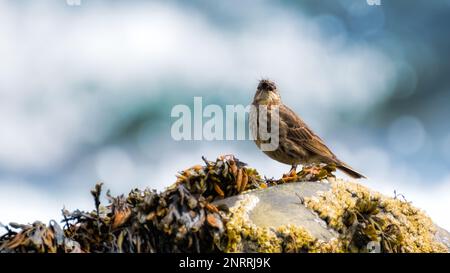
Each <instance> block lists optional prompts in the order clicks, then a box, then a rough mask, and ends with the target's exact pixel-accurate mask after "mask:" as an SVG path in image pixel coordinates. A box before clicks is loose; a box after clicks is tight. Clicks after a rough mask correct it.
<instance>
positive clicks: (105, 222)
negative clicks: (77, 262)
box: [0, 155, 265, 253]
mask: <svg viewBox="0 0 450 273" xmlns="http://www.w3.org/2000/svg"><path fill="white" fill-rule="evenodd" d="M204 161H205V166H194V167H192V168H189V169H187V170H184V171H182V172H180V174H179V175H178V179H177V181H176V182H175V183H174V184H173V185H172V186H170V187H169V188H167V189H166V190H165V191H164V192H162V193H157V192H156V191H153V190H149V189H146V190H144V191H140V190H138V189H134V190H132V191H131V192H130V193H129V194H128V196H126V197H125V196H123V195H121V196H118V197H113V196H111V195H110V194H109V192H108V193H107V199H108V202H109V203H108V204H107V205H106V206H102V205H101V204H100V196H101V190H102V184H97V185H96V186H95V188H94V189H93V190H92V191H91V193H92V196H93V197H94V202H95V210H93V211H90V212H84V211H79V210H75V211H73V212H69V211H68V210H65V209H64V210H63V213H62V214H63V220H62V221H61V222H62V223H63V224H64V226H63V229H62V228H61V227H60V226H59V225H58V224H57V223H56V222H54V221H52V222H51V223H50V224H49V225H48V226H47V225H44V224H43V223H40V222H35V223H33V224H32V225H17V224H12V225H11V226H10V227H6V228H7V233H6V234H5V235H3V236H2V237H0V252H39V253H43V252H128V253H136V252H216V251H221V250H222V247H221V246H222V245H223V243H222V242H221V240H224V236H222V235H223V234H224V231H225V222H226V221H227V217H226V210H227V208H223V207H220V208H217V207H216V206H214V205H213V204H211V202H212V201H214V200H216V199H218V198H224V197H227V196H231V195H235V194H239V193H241V192H243V191H246V190H250V189H256V188H260V187H264V186H265V181H264V180H262V179H261V178H260V176H259V175H258V173H257V172H256V171H255V170H254V169H250V168H247V167H246V164H245V163H243V162H241V161H239V160H238V159H236V158H235V157H234V156H231V155H230V156H221V157H219V158H218V159H217V160H216V161H214V162H213V161H208V160H206V159H204ZM13 229H18V230H19V231H13Z"/></svg>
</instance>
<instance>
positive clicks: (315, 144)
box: [279, 105, 336, 159]
mask: <svg viewBox="0 0 450 273" xmlns="http://www.w3.org/2000/svg"><path fill="white" fill-rule="evenodd" d="M279 113H280V122H284V123H285V124H286V125H287V132H286V136H287V138H288V139H289V140H290V141H292V142H294V143H296V144H297V145H300V146H301V147H303V148H304V149H306V150H308V151H310V152H311V153H314V154H316V155H319V156H323V157H326V158H329V159H336V156H335V155H334V154H333V153H332V152H331V151H330V149H329V148H328V147H327V146H326V145H325V143H323V140H322V139H321V138H320V137H319V136H317V135H316V134H314V132H313V131H312V130H311V129H310V128H309V127H308V126H307V125H306V123H305V122H304V121H303V120H302V119H301V118H300V117H299V116H297V115H296V114H295V113H294V111H292V110H291V109H289V108H288V107H287V106H285V105H281V106H280V109H279Z"/></svg>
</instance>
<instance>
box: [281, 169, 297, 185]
mask: <svg viewBox="0 0 450 273" xmlns="http://www.w3.org/2000/svg"><path fill="white" fill-rule="evenodd" d="M297 180H298V176H297V168H294V167H292V168H291V170H290V171H289V172H288V173H286V174H283V177H282V178H281V182H283V183H289V182H295V181H297Z"/></svg>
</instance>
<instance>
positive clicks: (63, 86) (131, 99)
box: [0, 1, 450, 229]
mask: <svg viewBox="0 0 450 273" xmlns="http://www.w3.org/2000/svg"><path fill="white" fill-rule="evenodd" d="M62 2H63V1H62ZM83 2H84V1H82V5H81V6H80V7H68V6H65V5H64V4H61V3H58V4H55V2H50V1H47V2H39V3H37V1H36V2H31V1H29V2H26V4H23V5H22V4H17V3H13V2H12V1H0V60H1V62H0V130H1V133H0V221H2V222H3V223H8V222H9V221H16V222H29V221H32V220H34V219H41V220H49V219H52V218H53V219H60V209H61V208H62V206H63V205H65V206H67V207H68V208H69V209H75V208H81V209H91V208H92V204H91V200H90V196H89V188H91V187H92V186H93V185H94V184H95V182H96V181H98V180H103V181H104V182H105V185H106V188H111V189H112V190H113V193H115V194H119V193H122V192H127V191H128V190H130V189H131V188H133V187H145V186H149V187H152V188H157V189H159V190H162V189H163V188H164V187H165V186H168V185H169V184H170V183H171V182H172V181H174V177H175V174H176V172H177V171H178V170H181V169H184V168H187V167H189V166H191V165H194V164H198V163H201V158H200V157H201V155H206V156H207V157H208V158H209V159H214V158H215V157H216V156H217V155H219V154H224V153H226V154H228V153H234V154H236V155H237V156H238V157H240V158H242V160H243V161H246V162H248V163H250V165H252V166H254V167H256V168H258V169H259V170H264V173H263V175H267V176H275V177H276V176H280V175H281V173H283V172H285V171H286V170H287V169H288V168H289V167H287V166H283V165H281V164H279V163H276V162H273V161H271V160H268V159H267V158H266V157H265V155H263V154H262V153H260V152H259V151H257V149H256V146H255V147H253V146H252V147H253V148H252V149H249V150H247V151H250V152H247V151H246V153H245V154H242V150H240V148H239V147H241V146H239V145H238V146H234V145H229V144H228V143H217V142H206V143H203V144H202V145H201V148H200V149H199V150H196V151H195V152H193V150H190V149H181V150H177V151H168V152H167V153H166V154H161V155H160V156H159V158H158V161H157V162H152V163H151V165H150V166H149V162H148V161H145V160H141V159H140V158H139V157H136V156H134V155H133V153H132V152H130V151H129V149H128V148H127V147H122V146H120V145H115V144H103V141H105V139H106V137H107V134H108V133H109V129H110V125H111V124H114V122H116V121H118V120H120V119H121V118H122V117H123V113H124V112H127V111H129V108H130V107H133V105H135V104H138V103H139V102H140V101H143V100H144V101H145V100H149V101H151V100H152V98H161V96H162V94H163V92H165V91H163V90H164V89H163V87H164V85H165V84H167V83H168V82H176V83H178V85H179V86H184V87H185V90H174V91H173V93H171V94H167V95H169V96H171V97H177V96H178V95H179V94H180V93H183V92H185V93H187V96H184V97H183V96H180V98H186V97H190V96H193V95H203V96H209V95H210V94H211V93H215V92H217V91H215V90H214V88H216V87H218V86H220V87H222V88H218V90H227V91H226V94H227V95H228V96H234V97H235V98H236V99H237V100H239V103H242V101H244V102H245V101H247V102H250V100H251V98H252V96H253V92H254V89H255V86H256V82H257V80H258V79H260V78H261V77H270V78H272V79H274V80H276V81H277V82H278V83H279V85H280V86H281V88H282V91H281V92H282V97H283V99H284V100H285V102H286V103H287V104H288V105H290V106H291V107H292V108H294V109H296V110H298V111H299V112H301V113H302V115H304V116H305V117H307V120H308V121H310V122H311V123H312V124H313V125H314V128H315V129H316V130H317V131H318V132H322V133H326V135H327V136H328V137H327V139H328V140H329V143H330V146H332V147H333V148H334V149H335V151H336V153H337V154H338V155H339V156H340V157H341V158H343V159H344V160H345V161H347V162H348V163H349V164H351V165H353V166H354V167H355V168H356V169H360V170H361V171H362V172H364V173H365V174H367V175H368V177H369V180H367V181H365V180H364V181H361V183H363V184H366V185H368V186H369V187H371V188H373V189H376V190H380V191H382V192H383V193H385V194H387V195H391V196H392V195H393V191H394V190H397V191H398V192H400V193H402V194H404V195H405V196H406V198H407V199H408V200H411V201H413V202H414V204H416V205H417V206H418V207H421V208H423V209H425V210H426V211H427V212H428V213H429V214H430V215H431V216H432V218H433V219H434V220H435V221H436V222H437V223H438V224H440V225H442V226H443V227H446V228H447V229H450V220H449V219H448V217H446V213H445V210H446V209H447V208H450V201H449V199H448V196H449V194H450V174H449V175H448V177H446V178H444V179H443V180H442V181H441V182H440V183H427V181H426V179H427V178H426V177H427V176H426V174H423V173H419V172H418V171H416V170H415V169H414V167H412V166H411V165H409V164H408V162H402V161H398V159H397V158H395V157H393V156H392V155H391V153H392V152H396V153H402V152H403V151H407V153H408V152H412V153H413V154H412V155H413V156H414V153H417V152H418V151H421V149H422V148H423V147H424V145H426V143H427V137H428V136H427V134H426V132H425V130H424V128H423V126H422V125H421V123H420V121H418V120H417V119H415V118H414V117H410V116H405V117H402V118H399V119H397V120H394V121H392V123H391V125H389V126H388V128H386V130H385V135H383V136H382V137H385V138H387V141H388V143H389V147H385V146H381V145H379V144H377V143H371V142H370V141H369V140H363V139H364V133H365V132H364V128H356V129H354V130H355V132H356V133H357V136H355V137H354V138H353V139H338V140H337V139H333V132H330V131H327V130H329V129H327V128H328V127H329V125H330V124H331V123H332V122H333V121H334V115H335V113H336V112H339V111H349V110H348V109H351V110H350V112H351V113H352V114H353V115H354V116H358V115H363V114H367V113H370V112H371V111H372V110H373V109H374V107H376V106H377V104H378V103H379V102H382V101H383V100H384V99H386V97H387V95H389V94H390V92H392V89H393V85H394V83H395V80H396V77H397V73H398V71H399V69H401V66H404V63H402V62H401V60H400V59H399V60H395V59H392V56H387V55H386V54H385V53H384V52H383V51H382V50H380V49H378V48H377V47H375V46H372V45H371V44H368V43H367V42H365V41H364V40H353V39H351V38H350V37H349V35H348V33H347V30H346V28H345V26H344V25H343V23H342V22H341V21H340V19H339V18H337V17H335V16H332V15H327V14H324V15H322V16H318V17H314V18H311V17H308V16H306V15H303V14H299V13H294V12H292V11H290V10H289V9H287V8H283V7H282V6H278V5H277V4H276V3H273V2H268V1H262V2H261V3H260V5H259V7H258V9H256V10H254V11H252V12H250V11H251V8H252V7H250V6H247V5H243V7H242V10H241V12H242V13H245V12H249V14H253V15H252V16H249V18H247V20H245V21H243V22H242V24H241V25H240V26H239V27H237V28H234V29H231V28H227V27H225V26H220V25H217V24H214V23H213V22H211V20H210V19H209V18H208V17H207V16H205V15H204V14H202V12H200V11H199V10H197V9H193V8H189V7H187V6H176V5H174V4H169V3H168V2H154V3H147V2H144V1H137V2H133V3H128V4H126V3H124V2H122V4H118V3H115V4H114V5H112V4H105V2H101V1H99V2H95V4H94V3H92V4H91V3H89V4H83ZM350 10H351V9H350ZM353 12H356V11H354V10H353ZM255 14H256V15H255ZM380 18H381V17H380ZM380 20H381V19H380ZM89 83H91V84H94V85H95V87H96V90H95V92H91V91H90V90H87V89H88V88H87V87H86V84H89ZM205 89H206V90H211V91H208V92H207V93H202V94H198V93H197V91H196V90H205ZM244 90H245V91H244ZM202 92H203V91H202ZM219 92H222V91H219ZM220 95H221V96H223V95H224V94H220ZM191 102H192V101H185V100H182V101H181V100H180V101H179V102H177V101H174V102H173V103H181V104H189V103H191ZM167 119H170V109H168V110H167ZM150 128H152V127H151V126H150ZM161 134H162V135H164V134H166V136H169V134H170V132H169V131H168V132H163V133H161ZM145 136H146V135H144V139H145ZM355 139H356V140H357V142H358V141H359V142H361V141H362V142H363V144H364V145H357V147H352V144H353V143H349V142H352V141H353V140H355ZM156 141H158V140H156ZM406 141H407V143H408V144H405V143H406ZM148 142H149V143H147V144H146V143H144V144H142V143H140V144H139V145H140V146H139V147H147V146H148V149H149V150H151V151H148V153H150V154H151V153H152V151H153V150H152V149H153V147H154V145H157V144H155V143H153V142H152V140H148ZM87 144H92V145H101V146H102V148H101V149H99V150H98V151H95V152H93V153H81V152H80V149H81V147H83V145H87ZM146 145H147V146H146ZM174 145H175V144H174ZM185 145H189V144H185ZM249 145H253V144H251V143H249ZM168 146H169V147H170V144H169V145H168ZM173 147H180V146H179V145H178V146H176V145H175V146H173ZM449 147H450V145H449ZM449 150H450V149H449ZM241 154H242V155H241ZM74 158H76V159H77V160H75V161H76V164H74V165H73V166H71V167H70V168H67V167H64V166H65V164H67V162H73V160H74ZM169 163H170V164H169ZM63 167H64V168H63ZM60 168H61V169H62V170H61V171H60V172H62V174H61V173H57V174H54V173H55V170H59V169H60ZM24 173H26V174H27V175H26V176H25V177H24V176H23V175H21V174H24ZM49 174H52V175H49ZM46 176H49V177H51V178H49V179H53V180H55V179H57V180H58V182H56V183H57V184H58V185H59V186H58V187H56V188H57V194H56V193H55V189H54V188H53V186H54V183H55V181H53V182H52V183H46V182H45V179H46V178H45V177H46ZM55 177H56V178H55ZM443 177H445V175H444V176H443Z"/></svg>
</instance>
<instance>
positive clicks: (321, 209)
mask: <svg viewBox="0 0 450 273" xmlns="http://www.w3.org/2000/svg"><path fill="white" fill-rule="evenodd" d="M215 205H217V206H223V205H226V206H228V207H229V208H230V210H231V213H230V215H229V216H230V218H231V221H230V222H231V223H232V224H228V225H227V229H228V231H231V232H229V242H231V244H229V245H228V246H227V248H226V249H225V251H230V252H347V251H350V252H367V251H374V250H375V251H382V252H449V251H450V240H449V238H450V234H449V233H448V232H447V231H446V230H444V229H442V228H439V227H437V226H436V225H434V224H433V223H432V221H431V220H430V219H429V218H428V217H427V216H426V215H425V214H424V213H423V212H422V211H420V210H419V209H416V208H414V207H413V206H412V205H411V204H410V203H407V202H405V201H401V200H398V199H396V198H391V197H386V196H383V195H381V194H379V193H377V192H373V191H370V190H369V189H367V188H365V187H364V186H362V185H360V184H357V183H352V182H347V181H343V180H336V179H334V178H329V179H328V180H325V181H322V182H297V183H288V184H281V185H276V186H272V187H269V188H267V189H259V190H252V191H248V192H245V193H243V194H241V195H237V196H232V197H229V198H225V199H223V200H219V201H216V202H215ZM292 234H295V236H292ZM289 236H290V237H289ZM234 237H237V238H234ZM262 237H263V238H264V239H261V238H262ZM299 237H302V238H299ZM255 241H256V242H255ZM374 245H375V247H374V248H372V249H369V248H371V247H372V246H374Z"/></svg>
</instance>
